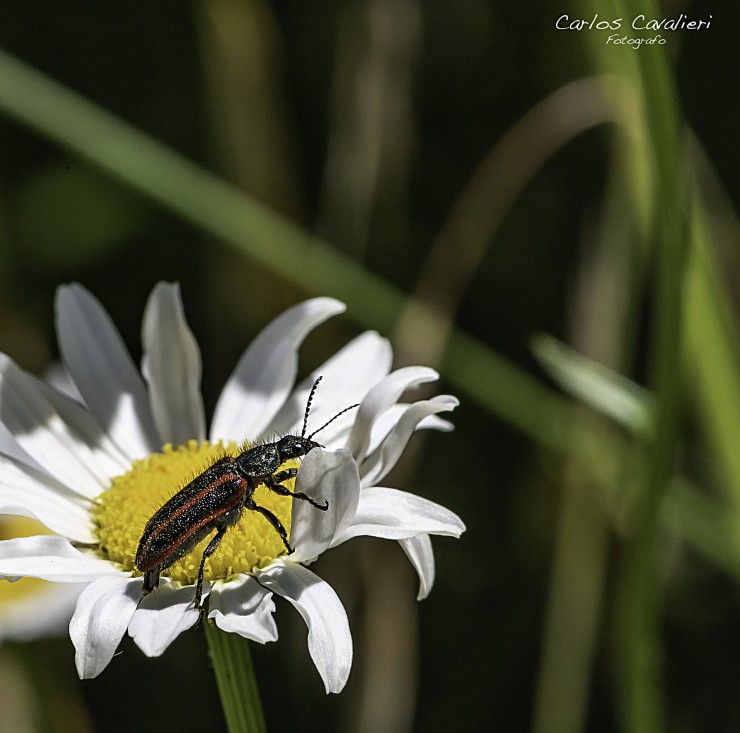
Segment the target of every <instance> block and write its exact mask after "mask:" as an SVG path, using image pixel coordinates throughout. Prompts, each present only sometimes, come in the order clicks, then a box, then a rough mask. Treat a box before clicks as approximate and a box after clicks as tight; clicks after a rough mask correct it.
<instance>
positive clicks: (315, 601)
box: [257, 560, 352, 692]
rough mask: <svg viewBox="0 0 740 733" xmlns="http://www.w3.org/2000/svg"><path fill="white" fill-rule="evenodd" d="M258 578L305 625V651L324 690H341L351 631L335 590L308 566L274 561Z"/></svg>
mask: <svg viewBox="0 0 740 733" xmlns="http://www.w3.org/2000/svg"><path fill="white" fill-rule="evenodd" d="M257 579H258V580H259V582H260V583H262V585H264V586H266V587H267V588H269V589H270V590H272V591H274V592H275V593H277V594H279V595H281V596H282V597H283V598H285V599H287V600H288V601H289V602H290V603H291V604H292V605H293V606H294V607H295V608H296V609H297V610H298V612H299V613H300V614H301V616H302V617H303V620H304V621H305V622H306V626H308V651H309V653H310V655H311V659H313V662H314V664H315V665H316V669H317V670H318V671H319V674H320V675H321V679H322V680H323V681H324V686H325V687H326V691H327V692H341V691H342V689H343V688H344V685H345V684H346V682H347V678H348V677H349V672H350V669H351V667H352V634H351V633H350V630H349V621H348V620H347V613H346V611H345V610H344V606H343V605H342V602H341V601H340V600H339V597H338V596H337V594H336V593H335V592H334V589H333V588H332V587H331V586H330V585H329V584H328V583H325V582H324V581H323V580H321V578H319V577H318V576H317V575H315V574H314V573H312V572H311V571H310V570H309V569H308V568H304V567H303V566H302V565H298V564H297V563H293V562H290V561H284V560H283V561H275V562H274V563H272V564H271V565H270V566H268V567H267V568H265V570H261V571H258V572H257Z"/></svg>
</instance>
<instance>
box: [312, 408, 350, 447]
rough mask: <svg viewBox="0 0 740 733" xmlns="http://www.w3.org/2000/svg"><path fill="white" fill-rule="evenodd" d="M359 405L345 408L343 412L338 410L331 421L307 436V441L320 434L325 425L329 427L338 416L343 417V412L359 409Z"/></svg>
mask: <svg viewBox="0 0 740 733" xmlns="http://www.w3.org/2000/svg"><path fill="white" fill-rule="evenodd" d="M359 406H360V403H359V402H358V403H357V404H354V405H350V406H349V407H345V408H344V409H343V410H340V411H339V412H338V413H337V414H336V415H334V417H333V418H332V419H331V420H327V421H326V422H325V423H324V424H323V425H322V426H321V427H320V428H319V429H318V430H314V431H313V432H312V433H311V435H309V436H308V438H307V439H308V440H311V438H313V436H314V435H316V433H320V432H321V431H322V430H323V429H324V428H325V427H326V426H327V425H330V424H331V423H333V422H334V421H335V420H336V419H337V418H338V417H339V416H340V415H344V413H345V412H349V411H350V410H354V409H355V407H359Z"/></svg>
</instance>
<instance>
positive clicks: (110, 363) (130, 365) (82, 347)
mask: <svg viewBox="0 0 740 733" xmlns="http://www.w3.org/2000/svg"><path fill="white" fill-rule="evenodd" d="M56 308H57V335H58V340H59V350H60V351H61V354H62V359H63V361H64V365H65V367H66V369H67V371H68V372H69V375H70V377H71V378H72V381H74V383H75V385H76V386H77V389H78V390H79V391H80V394H81V395H82V396H83V398H84V399H85V403H86V404H87V406H88V408H89V409H90V411H91V412H92V414H93V415H95V417H96V418H97V420H98V422H99V423H100V425H102V426H103V428H104V429H105V430H106V431H107V432H108V433H109V434H110V435H111V436H112V437H113V440H114V441H115V442H116V444H117V445H119V446H120V447H121V448H122V449H123V450H124V451H125V452H126V455H127V456H128V457H129V458H130V459H134V458H142V457H144V456H146V455H147V454H148V453H151V452H152V451H153V450H157V449H159V448H160V447H161V446H160V445H159V436H158V435H157V431H156V428H155V427H154V422H153V421H152V417H151V413H150V411H149V399H148V396H147V392H146V387H145V386H144V380H143V379H142V378H141V375H140V374H139V372H138V370H137V369H136V366H135V365H134V362H133V361H132V360H131V356H130V355H129V353H128V351H127V350H126V347H125V346H124V344H123V340H122V339H121V336H120V335H119V333H118V331H117V330H116V327H115V326H114V325H113V322H112V321H111V319H110V317H109V316H108V314H107V313H106V312H105V310H104V309H103V306H102V305H100V303H99V302H98V301H97V300H96V299H95V298H94V297H93V296H92V295H91V294H90V293H89V292H88V291H87V290H85V288H83V287H82V286H80V285H68V286H65V287H62V288H59V290H58V291H57V301H56Z"/></svg>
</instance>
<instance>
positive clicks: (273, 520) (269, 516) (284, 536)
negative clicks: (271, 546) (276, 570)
mask: <svg viewBox="0 0 740 733" xmlns="http://www.w3.org/2000/svg"><path fill="white" fill-rule="evenodd" d="M278 493H280V492H278ZM244 508H245V509H252V510H253V511H255V512H259V513H260V514H261V515H262V516H263V517H264V518H265V519H266V520H267V521H268V522H269V523H270V524H271V525H272V526H273V527H274V528H275V531H276V532H277V533H278V534H279V535H280V539H281V540H282V541H283V544H284V545H285V547H286V549H287V550H288V554H289V555H291V554H292V553H293V548H292V547H291V545H290V542H288V533H287V532H286V531H285V527H283V523H282V522H281V521H280V520H279V519H278V518H277V517H276V516H275V515H274V514H273V513H272V512H271V511H270V510H269V509H265V507H263V506H260V505H259V504H255V503H254V501H253V500H252V498H251V497H250V498H249V499H248V500H247V501H245V502H244Z"/></svg>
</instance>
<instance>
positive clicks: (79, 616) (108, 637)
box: [69, 576, 141, 680]
mask: <svg viewBox="0 0 740 733" xmlns="http://www.w3.org/2000/svg"><path fill="white" fill-rule="evenodd" d="M140 597H141V579H140V578H123V577H120V576H115V577H105V578H98V579H97V580H96V581H95V582H94V583H90V585H88V586H87V588H85V590H83V591H82V593H81V594H80V597H79V599H78V600H77V608H76V609H75V613H74V616H72V620H71V621H70V622H69V635H70V638H71V639H72V643H73V644H74V646H75V664H76V665H77V673H78V674H79V676H80V679H83V680H84V679H90V678H92V677H97V676H98V675H99V674H100V673H101V672H102V671H103V670H104V669H105V668H106V667H107V666H108V662H110V660H111V659H112V658H113V654H114V653H115V651H116V648H117V647H118V644H119V643H120V641H121V639H122V638H123V634H124V632H125V631H126V627H127V626H128V623H129V620H130V619H131V616H133V613H134V611H135V610H136V604H137V603H138V602H139V598H140Z"/></svg>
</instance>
